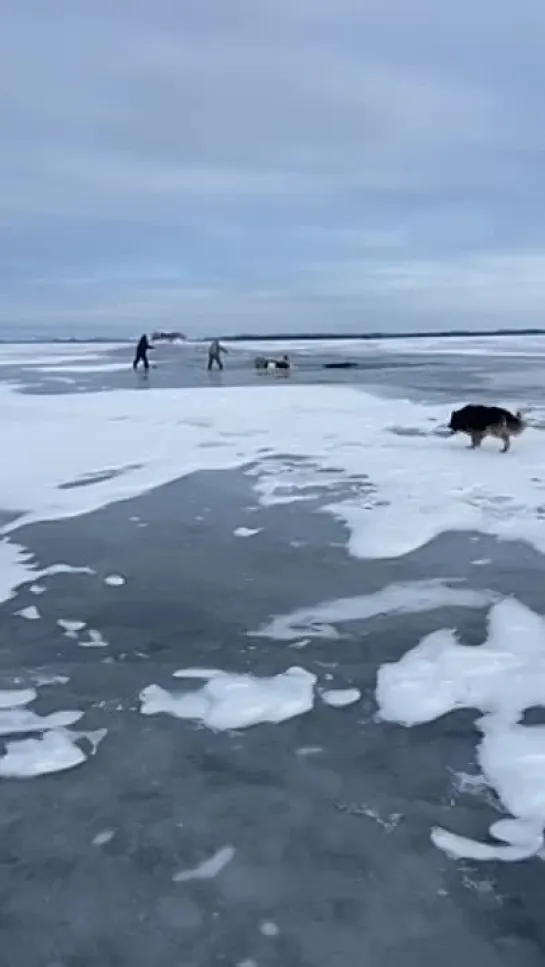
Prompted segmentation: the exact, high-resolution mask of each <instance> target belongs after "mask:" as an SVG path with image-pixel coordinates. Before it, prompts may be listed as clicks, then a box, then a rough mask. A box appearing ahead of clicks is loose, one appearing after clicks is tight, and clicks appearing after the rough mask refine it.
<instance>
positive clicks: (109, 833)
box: [93, 829, 115, 846]
mask: <svg viewBox="0 0 545 967" xmlns="http://www.w3.org/2000/svg"><path fill="white" fill-rule="evenodd" d="M114 836H115V830H113V829H103V830H102V832H100V833H97V834H96V836H94V837H93V846H105V845H106V843H109V842H111V840H112V839H113V838H114Z"/></svg>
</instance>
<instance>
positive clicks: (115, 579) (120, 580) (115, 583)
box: [104, 574, 125, 588]
mask: <svg viewBox="0 0 545 967" xmlns="http://www.w3.org/2000/svg"><path fill="white" fill-rule="evenodd" d="M104 584H109V585H110V587H112V588H120V587H121V586H122V585H123V584H125V578H124V577H122V576H121V574H109V575H108V577H106V578H104Z"/></svg>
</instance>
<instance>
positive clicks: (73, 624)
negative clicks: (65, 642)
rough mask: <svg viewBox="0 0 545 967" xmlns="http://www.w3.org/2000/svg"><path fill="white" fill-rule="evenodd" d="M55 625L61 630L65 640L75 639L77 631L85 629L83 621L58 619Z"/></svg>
mask: <svg viewBox="0 0 545 967" xmlns="http://www.w3.org/2000/svg"><path fill="white" fill-rule="evenodd" d="M57 624H58V626H59V628H62V629H63V631H64V633H65V635H66V637H67V638H77V637H78V634H77V633H78V631H82V630H83V628H85V621H71V620H69V619H68V618H59V619H58V621H57Z"/></svg>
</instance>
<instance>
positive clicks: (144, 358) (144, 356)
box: [142, 352, 149, 372]
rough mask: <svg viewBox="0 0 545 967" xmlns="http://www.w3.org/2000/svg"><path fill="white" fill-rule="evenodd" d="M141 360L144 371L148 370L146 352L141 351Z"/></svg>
mask: <svg viewBox="0 0 545 967" xmlns="http://www.w3.org/2000/svg"><path fill="white" fill-rule="evenodd" d="M142 362H143V363H144V369H145V370H146V372H147V371H148V369H149V359H148V354H147V352H143V353H142Z"/></svg>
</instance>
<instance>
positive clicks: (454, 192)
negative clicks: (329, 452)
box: [0, 0, 545, 334]
mask: <svg viewBox="0 0 545 967" xmlns="http://www.w3.org/2000/svg"><path fill="white" fill-rule="evenodd" d="M0 63H1V65H2V66H1V71H2V84H1V86H0V111H1V115H0V116H1V121H2V123H1V137H2V145H1V149H0V325H4V326H5V325H8V326H10V328H12V329H13V328H14V327H15V326H16V325H20V326H21V331H22V330H23V327H24V328H25V329H28V328H29V327H30V328H34V329H39V328H40V327H48V331H51V332H59V331H63V332H66V331H70V330H74V331H75V332H77V333H80V334H81V333H89V332H92V331H95V332H102V333H105V332H112V333H119V332H132V331H135V332H136V331H138V330H140V329H146V328H147V329H151V328H154V327H155V326H157V325H160V326H168V327H172V328H180V329H182V330H183V331H186V332H188V333H191V334H193V333H195V334H201V333H213V332H218V333H226V332H232V331H241V330H242V331H256V332H259V331H265V330H269V331H270V330H275V329H282V330H286V331H287V330H317V331H319V330H322V331H323V330H326V329H329V330H345V331H362V330H369V329H373V330H376V329H385V330H404V329H411V328H415V327H417V328H422V329H433V328H441V327H449V326H459V327H474V328H476V327H499V326H512V325H514V326H526V325H545V217H544V216H545V202H544V198H545V123H544V122H545V107H544V103H545V101H544V94H543V92H544V83H545V2H544V0H517V2H514V0H511V2H510V0H504V2H502V0H456V2H453V0H170V2H167V0H47V2H46V0H7V2H6V4H5V5H4V7H3V10H2V26H1V30H0Z"/></svg>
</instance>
